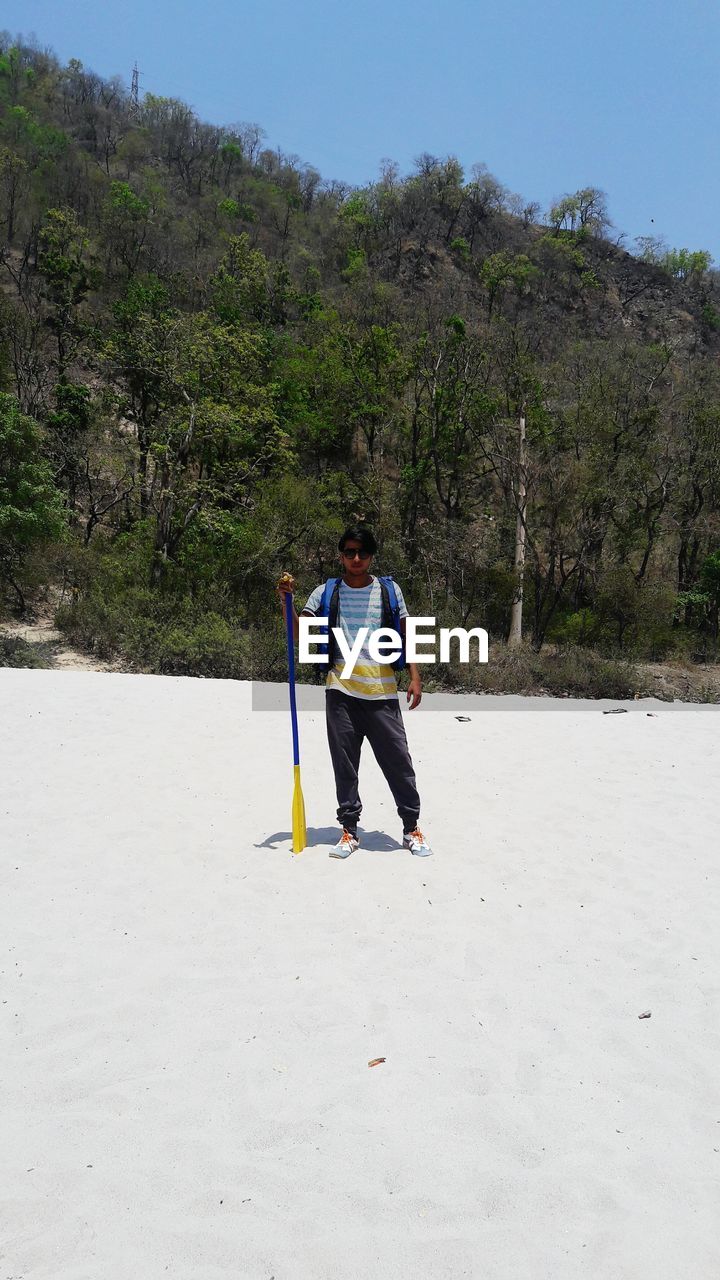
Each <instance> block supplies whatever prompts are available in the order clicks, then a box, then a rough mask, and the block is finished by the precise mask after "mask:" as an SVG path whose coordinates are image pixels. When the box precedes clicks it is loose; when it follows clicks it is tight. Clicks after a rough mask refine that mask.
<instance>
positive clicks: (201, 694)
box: [0, 670, 720, 1280]
mask: <svg viewBox="0 0 720 1280" xmlns="http://www.w3.org/2000/svg"><path fill="white" fill-rule="evenodd" d="M307 697H308V700H309V702H310V703H311V709H310V710H307V711H305V712H303V713H302V715H301V724H300V732H301V746H302V777H303V790H304V794H305V800H306V806H307V812H308V823H309V829H310V830H309V834H310V839H311V842H312V847H311V848H309V849H308V850H307V851H306V852H305V853H304V854H302V855H301V856H298V857H294V856H293V855H292V854H291V853H290V852H289V829H288V821H289V809H290V792H291V764H290V759H289V731H288V723H287V716H286V715H285V714H284V713H282V712H262V711H253V710H252V704H251V697H250V687H249V686H248V685H246V684H240V683H231V682H221V681H204V680H184V679H171V678H167V677H165V678H161V677H154V676H133V675H121V674H109V675H100V674H91V673H82V672H72V671H64V672H59V671H58V672H56V671H14V670H0V698H1V700H2V701H1V705H2V707H3V730H4V731H3V734H2V741H1V745H0V780H1V781H0V789H1V792H2V794H1V796H0V824H1V828H0V830H1V835H2V840H1V846H2V863H1V867H0V878H1V882H2V892H1V894H0V903H1V905H0V947H1V949H2V966H1V968H2V975H1V981H2V1004H1V1005H0V1018H1V1020H2V1046H3V1048H2V1080H1V1081H0V1109H1V1114H0V1125H1V1132H2V1144H1V1145H2V1151H1V1153H0V1183H1V1185H0V1201H1V1202H2V1229H1V1231H0V1239H1V1241H2V1243H1V1244H0V1280H25V1278H27V1280H30V1278H31V1277H32V1280H106V1278H107V1280H161V1278H162V1277H164V1276H166V1275H169V1276H173V1277H180V1278H182V1280H191V1278H192V1280H216V1278H217V1280H220V1278H221V1277H222V1278H223V1280H225V1278H228V1280H229V1278H230V1277H232V1278H233V1280H237V1278H238V1277H249V1278H252V1280H306V1278H307V1280H356V1278H357V1280H360V1277H362V1278H363V1280H384V1278H387V1280H426V1278H427V1280H446V1278H447V1280H457V1278H458V1277H473V1278H475V1277H478V1278H482V1280H518V1278H520V1277H523V1278H526V1277H527V1278H528V1280H578V1278H579V1277H588V1278H589V1280H590V1278H591V1280H625V1278H628V1280H630V1278H632V1280H685V1278H687V1280H710V1278H711V1277H712V1278H713V1280H714V1277H716V1276H717V1275H718V1274H719V1272H720V1237H719V1233H718V1229H717V1228H718V1221H719V1220H720V1208H719V1206H720V1086H719V1085H718V1081H719V1080H720V1022H719V1019H718V1012H719V1009H718V1005H719V1004H720V1000H719V985H720V983H719V977H718V975H719V974H720V928H719V925H720V919H719V914H720V913H718V909H717V908H718V885H717V877H718V869H717V868H718V835H717V779H718V763H719V759H718V757H719V754H720V749H719V746H718V742H719V738H720V734H719V731H720V708H717V707H713V706H706V707H704V706H701V707H698V706H679V705H678V704H673V705H668V704H663V703H648V702H634V703H630V704H627V713H626V714H619V715H604V714H603V711H604V710H607V709H609V708H608V706H607V705H603V704H599V703H574V702H569V701H562V702H561V703H548V702H547V701H545V700H543V701H542V702H538V701H537V700H528V701H527V702H525V701H524V700H522V699H508V698H499V699H480V700H478V699H472V698H456V699H449V698H446V699H444V700H442V701H436V702H434V701H433V700H432V699H427V701H426V703H425V704H424V705H423V707H422V708H421V709H420V710H419V711H417V712H414V713H413V714H412V715H409V716H407V718H406V723H407V727H408V734H409V738H410V744H411V750H412V752H413V757H414V759H415V764H416V768H417V773H418V779H419V783H420V787H421V792H422V795H423V799H424V809H423V826H424V827H425V829H426V830H427V834H428V836H429V837H430V839H431V841H432V843H433V845H434V847H435V849H436V856H435V857H434V858H431V859H425V860H421V859H416V858H412V857H411V856H410V855H409V854H406V853H404V852H402V851H401V850H400V848H399V847H398V837H399V834H400V832H399V823H398V820H397V816H396V814H395V813H394V809H393V805H392V801H391V799H390V797H389V795H388V794H387V792H386V790H385V786H384V783H383V781H382V779H381V778H380V776H379V774H378V772H377V769H376V766H375V764H374V761H373V760H372V758H371V757H370V756H368V758H365V759H364V760H363V771H362V778H363V786H362V792H363V795H364V798H365V801H366V808H365V813H364V832H365V834H364V837H363V847H362V848H361V850H360V851H359V852H358V853H357V854H355V855H354V856H353V857H352V858H351V859H349V860H348V861H347V862H345V863H342V862H338V861H335V860H333V859H329V858H328V856H327V847H328V842H329V840H330V838H331V837H333V836H334V833H335V829H334V797H333V794H332V779H331V773H330V767H329V761H328V758H327V748H326V744H325V738H324V725H323V720H322V710H321V700H322V693H321V691H314V690H313V691H309V692H308V694H307ZM313 698H314V699H315V701H314V702H313ZM533 702H534V705H533ZM615 705H617V704H615ZM313 708H314V709H313ZM500 712H502V714H500ZM648 713H652V714H648ZM458 714H464V715H467V716H469V717H470V719H469V720H468V721H458V720H456V719H455V716H456V715H458ZM647 1011H650V1012H651V1015H652V1016H651V1017H649V1018H640V1017H639V1015H640V1014H642V1013H645V1012H647ZM377 1057H384V1058H385V1062H384V1063H381V1064H380V1065H378V1066H376V1067H371V1068H370V1067H368V1062H369V1061H370V1060H372V1059H374V1058H377Z"/></svg>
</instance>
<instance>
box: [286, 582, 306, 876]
mask: <svg viewBox="0 0 720 1280" xmlns="http://www.w3.org/2000/svg"><path fill="white" fill-rule="evenodd" d="M285 624H286V629H287V651H288V675H289V682H290V719H291V721H292V740H293V775H294V784H293V798H292V847H293V853H302V851H303V849H304V848H305V845H306V844H307V831H306V829H305V801H304V800H303V793H302V787H301V785H300V744H299V740H298V720H297V704H296V701H295V637H294V635H293V598H292V595H291V594H290V592H289V591H288V592H286V594H285Z"/></svg>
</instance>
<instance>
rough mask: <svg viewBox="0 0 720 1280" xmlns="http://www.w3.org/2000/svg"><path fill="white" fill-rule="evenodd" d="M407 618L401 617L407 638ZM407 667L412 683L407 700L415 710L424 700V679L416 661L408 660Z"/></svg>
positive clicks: (401, 628) (401, 629) (408, 689)
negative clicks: (421, 677)
mask: <svg viewBox="0 0 720 1280" xmlns="http://www.w3.org/2000/svg"><path fill="white" fill-rule="evenodd" d="M405 622H406V619H405V618H401V619H400V634H401V636H402V638H403V640H404V639H405ZM407 669H408V671H409V672H410V683H409V684H408V687H407V695H406V696H407V700H408V702H409V704H410V710H411V711H414V710H415V708H416V707H419V706H420V703H421V701H422V680H421V679H420V672H419V670H418V666H417V663H416V662H408V664H407Z"/></svg>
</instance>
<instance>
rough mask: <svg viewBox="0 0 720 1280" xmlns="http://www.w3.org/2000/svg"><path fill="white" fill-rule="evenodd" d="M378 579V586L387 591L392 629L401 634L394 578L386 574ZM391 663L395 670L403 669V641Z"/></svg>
mask: <svg viewBox="0 0 720 1280" xmlns="http://www.w3.org/2000/svg"><path fill="white" fill-rule="evenodd" d="M378 581H379V583H380V586H381V587H383V588H384V589H385V591H386V592H387V597H388V604H389V605H390V613H391V615H392V623H391V626H392V628H393V630H394V631H397V633H398V635H401V634H402V632H401V630H400V605H399V603H398V598H397V591H396V590H395V580H394V579H393V578H391V577H389V576H386V577H382V578H378ZM392 665H393V668H394V670H395V671H402V670H403V668H404V666H405V645H404V643H403V647H402V651H401V653H400V657H399V658H396V659H395V661H394V662H393V664H392Z"/></svg>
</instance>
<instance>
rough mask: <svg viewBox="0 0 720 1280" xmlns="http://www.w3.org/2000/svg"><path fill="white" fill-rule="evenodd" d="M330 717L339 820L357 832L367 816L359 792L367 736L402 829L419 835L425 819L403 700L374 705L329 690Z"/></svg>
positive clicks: (328, 711)
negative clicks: (422, 813) (359, 824)
mask: <svg viewBox="0 0 720 1280" xmlns="http://www.w3.org/2000/svg"><path fill="white" fill-rule="evenodd" d="M325 716H326V720H327V735H328V743H329V745H330V756H331V759H332V765H333V770H334V773H335V788H336V791H337V799H338V811H337V816H338V821H339V822H341V823H342V825H343V826H344V827H347V829H348V831H352V832H355V831H356V829H357V824H358V820H359V818H360V814H361V812H362V801H361V799H360V796H359V794H358V767H359V764H360V748H361V746H362V743H363V738H367V740H368V742H369V743H370V746H371V747H372V749H373V753H374V755H375V759H376V760H377V762H378V764H379V765H380V768H381V769H382V771H383V773H384V775H385V778H386V779H387V783H388V786H389V787H390V790H391V791H392V794H393V799H394V800H395V803H396V805H397V811H398V813H399V815H400V817H401V818H402V824H403V831H414V830H415V827H416V826H417V824H418V819H419V817H420V797H419V795H418V792H417V787H416V785H415V770H414V769H413V762H412V760H411V759H410V752H409V750H408V744H407V738H406V736H405V725H404V724H403V719H402V713H401V711H400V704H399V702H398V700H397V699H396V698H382V699H378V701H377V702H371V701H370V700H369V699H368V700H366V699H364V698H351V697H349V695H348V694H346V693H340V692H339V691H338V690H337V689H328V690H327V691H326V694H325Z"/></svg>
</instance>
